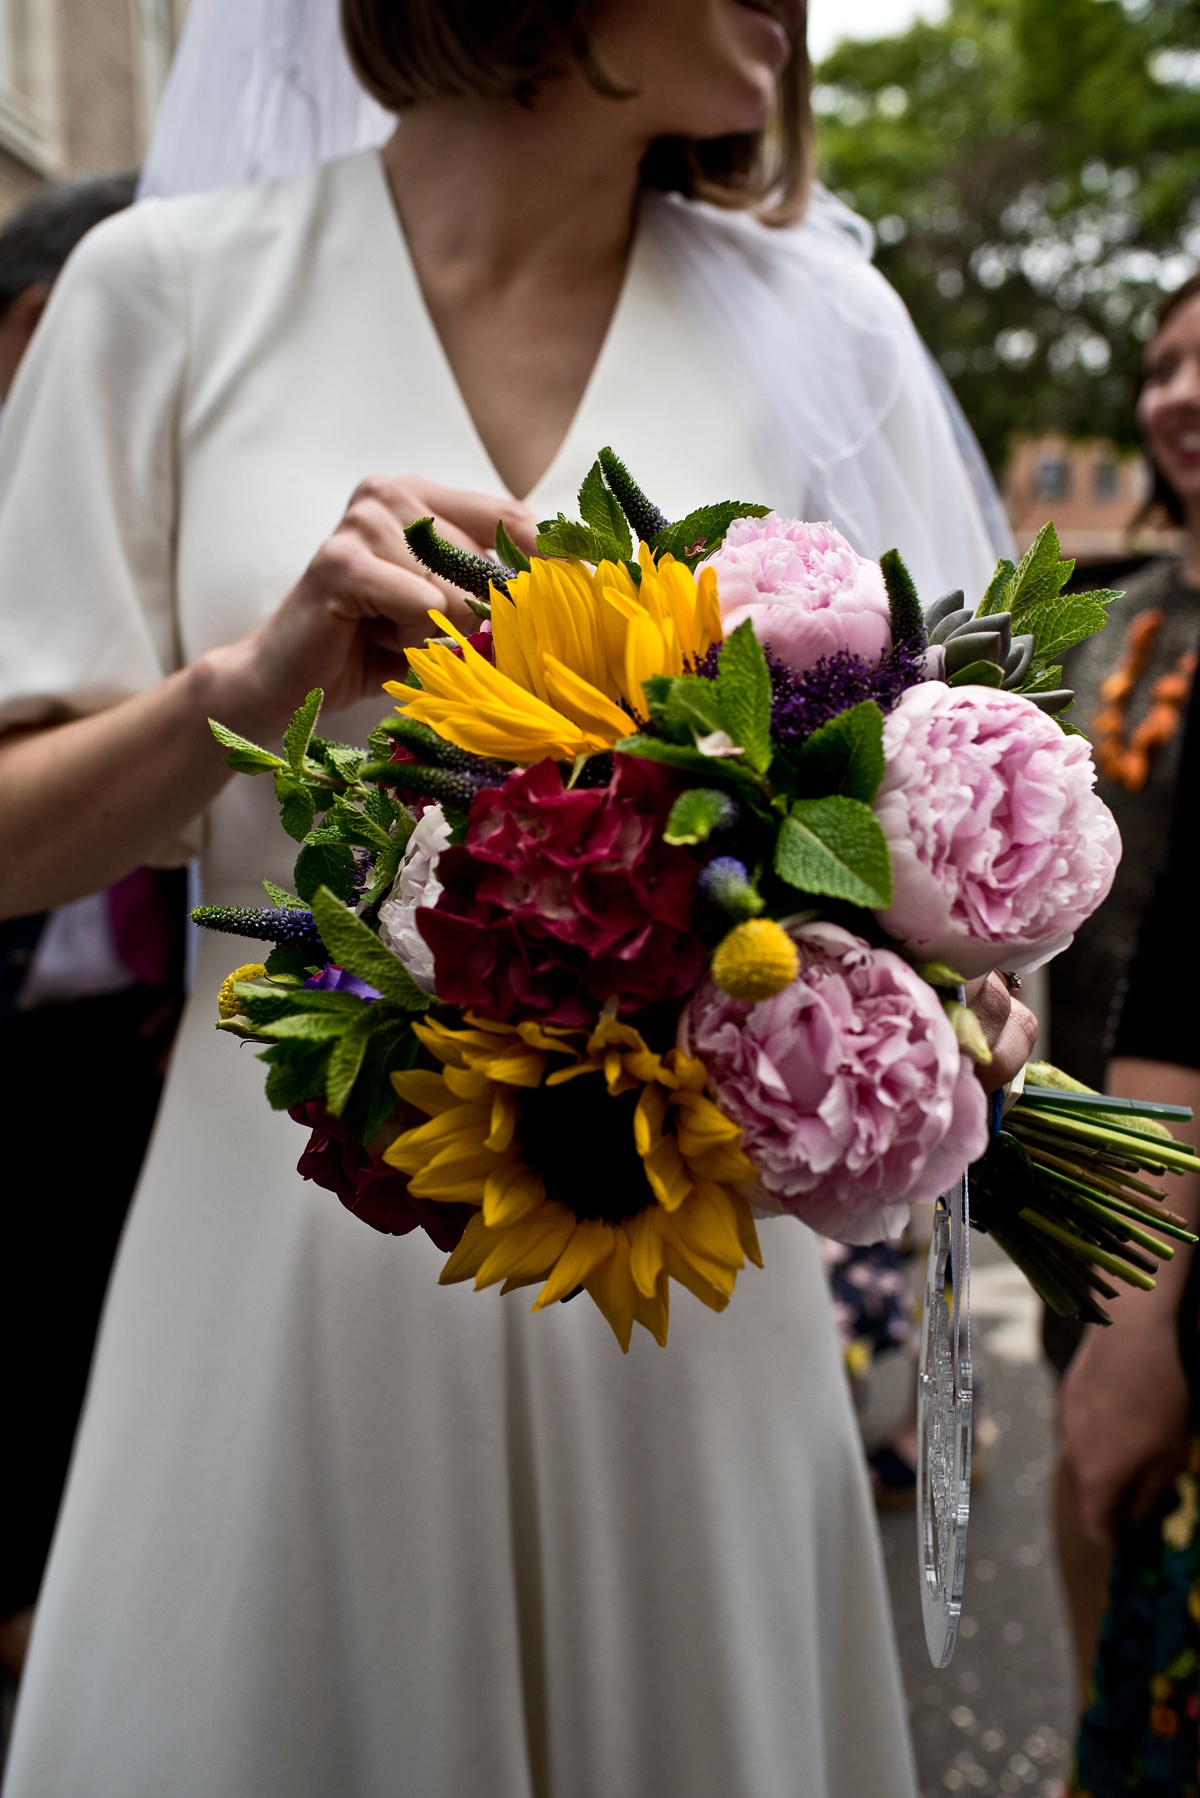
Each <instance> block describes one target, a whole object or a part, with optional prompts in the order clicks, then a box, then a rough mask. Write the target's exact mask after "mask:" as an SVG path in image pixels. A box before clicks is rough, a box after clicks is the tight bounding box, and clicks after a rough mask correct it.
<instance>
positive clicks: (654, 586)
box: [386, 543, 722, 764]
mask: <svg viewBox="0 0 1200 1798" xmlns="http://www.w3.org/2000/svg"><path fill="white" fill-rule="evenodd" d="M638 566H639V569H640V573H641V578H640V581H638V582H636V583H635V581H634V579H633V576H632V575H631V574H630V572H629V569H628V568H626V567H625V566H624V565H623V564H617V563H613V562H601V563H600V564H599V566H598V567H597V568H596V569H595V570H594V571H593V570H592V569H590V568H589V567H588V566H587V564H586V563H584V562H575V561H566V560H560V559H557V558H556V559H548V558H539V560H537V561H535V562H534V564H533V566H532V568H531V569H530V571H529V573H528V574H519V575H515V576H514V577H513V578H512V579H511V580H510V581H509V582H508V589H509V591H508V593H507V594H506V593H503V592H501V591H500V590H499V589H498V588H493V589H492V594H493V598H492V635H493V638H494V642H495V653H496V662H495V666H494V667H493V666H492V664H491V663H490V662H488V661H487V660H486V658H485V657H483V656H481V655H480V654H479V653H478V651H477V650H475V649H473V648H472V647H471V646H470V644H469V643H468V642H467V639H466V638H465V637H464V636H463V635H462V633H461V632H460V631H457V630H456V629H455V628H454V626H453V625H452V624H450V623H449V621H448V620H447V619H446V618H444V617H443V615H442V614H441V613H440V612H431V613H430V614H429V616H430V617H431V618H432V619H434V621H435V622H436V623H437V624H438V625H439V626H440V627H441V629H442V630H444V631H445V632H446V634H447V635H448V636H450V637H452V638H453V639H454V642H455V643H456V644H457V645H458V647H459V648H460V649H461V651H462V654H461V656H460V655H456V654H455V652H454V650H452V649H451V648H450V647H449V646H448V645H447V644H444V643H442V644H437V643H435V644H431V645H430V646H429V647H428V648H426V649H412V650H409V652H408V657H409V661H410V663H411V665H412V666H413V668H414V669H415V670H416V672H417V674H418V675H419V677H420V680H421V687H420V689H419V690H418V689H416V688H413V687H406V686H402V685H400V684H399V683H398V682H396V681H389V682H388V683H387V688H386V690H387V692H389V693H391V694H393V695H394V697H395V698H396V699H398V700H399V701H400V702H401V705H400V707H398V708H397V709H401V710H403V711H405V712H406V714H407V715H408V716H409V717H410V718H416V719H418V720H419V721H420V722H421V723H423V724H428V725H429V726H430V727H431V728H432V729H433V730H435V731H437V733H438V735H439V736H440V737H444V738H445V739H446V740H447V742H450V743H454V744H456V745H457V746H458V747H459V748H460V749H467V750H471V751H473V752H474V753H475V754H477V755H485V756H488V757H490V758H494V759H497V760H500V761H510V762H522V763H526V764H530V763H533V762H538V761H541V760H542V759H543V758H544V757H545V756H551V757H552V758H553V759H554V760H555V761H571V760H574V758H575V757H576V756H580V755H595V754H597V753H598V752H599V751H601V750H605V749H611V748H612V746H613V744H614V743H616V742H617V741H619V739H620V738H621V737H626V736H628V735H629V734H630V732H631V731H632V730H633V729H634V728H635V722H636V720H637V718H638V717H639V716H641V715H642V714H643V713H644V709H645V700H644V697H643V694H642V682H643V681H645V680H648V679H649V677H650V676H651V675H653V674H682V673H684V672H685V670H686V669H687V668H688V667H690V666H693V665H694V664H695V663H697V662H699V661H701V660H702V659H703V657H704V656H705V655H706V654H707V652H708V650H709V648H710V646H711V645H712V644H713V643H715V642H719V641H720V638H721V635H722V632H721V612H720V607H719V606H718V604H717V583H716V576H715V575H714V573H713V571H712V569H711V568H706V569H703V570H702V571H701V574H700V578H699V580H697V579H696V578H695V576H694V575H693V574H692V573H691V570H690V569H689V568H688V567H687V565H686V563H683V562H677V561H676V560H675V558H674V557H673V556H663V557H662V558H661V560H660V561H659V562H657V563H656V562H655V560H654V557H653V555H652V554H651V552H650V550H649V549H648V548H647V547H646V545H645V544H644V543H643V544H642V545H641V546H640V548H639V550H638Z"/></svg>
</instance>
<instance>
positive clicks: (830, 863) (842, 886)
mask: <svg viewBox="0 0 1200 1798" xmlns="http://www.w3.org/2000/svg"><path fill="white" fill-rule="evenodd" d="M775 872H776V873H777V874H778V875H779V877H780V879H781V880H786V881H787V883H788V885H789V886H794V887H798V888H799V889H800V891H801V892H802V893H812V894H813V895H814V896H817V895H823V896H825V897H826V898H829V899H845V900H847V901H848V902H849V903H850V904H851V905H861V906H863V907H865V908H866V909H867V910H869V911H878V910H881V909H882V908H883V907H885V906H888V905H890V904H891V902H892V858H891V854H890V852H889V850H888V845H887V838H886V837H885V836H884V834H883V831H882V829H881V828H880V824H879V820H878V818H877V817H876V816H875V814H874V812H873V811H872V810H871V808H870V806H869V805H864V804H863V803H862V801H861V800H860V799H848V798H847V797H846V796H845V795H844V794H842V793H834V794H832V795H831V796H830V797H829V798H828V799H798V800H797V801H796V803H795V805H794V806H793V807H792V809H791V812H790V813H789V814H788V816H787V817H786V818H785V819H784V821H783V823H782V824H781V825H780V827H779V836H778V838H777V840H776V843H775Z"/></svg>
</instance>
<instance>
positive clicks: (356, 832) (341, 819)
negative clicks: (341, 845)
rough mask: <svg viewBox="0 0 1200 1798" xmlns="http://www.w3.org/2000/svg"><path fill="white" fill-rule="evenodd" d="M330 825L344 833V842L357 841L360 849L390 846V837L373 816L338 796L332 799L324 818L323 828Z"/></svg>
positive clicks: (387, 847)
mask: <svg viewBox="0 0 1200 1798" xmlns="http://www.w3.org/2000/svg"><path fill="white" fill-rule="evenodd" d="M331 825H332V826H336V828H337V829H339V830H341V831H342V832H343V833H344V836H345V840H346V842H348V843H357V844H358V845H359V847H360V848H362V849H390V848H391V846H392V839H391V837H390V836H389V835H388V833H387V831H386V830H384V829H382V828H381V827H380V825H378V824H376V822H375V820H374V818H370V817H368V816H367V814H366V812H365V811H361V812H360V811H359V809H358V807H357V806H356V805H351V804H350V801H349V800H348V799H343V798H341V797H340V796H339V797H338V798H337V799H335V800H334V802H333V805H332V806H331V808H330V810H329V813H328V815H327V816H326V819H325V828H326V829H329V828H330V826H331Z"/></svg>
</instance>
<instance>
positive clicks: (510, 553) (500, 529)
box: [496, 518, 533, 574]
mask: <svg viewBox="0 0 1200 1798" xmlns="http://www.w3.org/2000/svg"><path fill="white" fill-rule="evenodd" d="M496 554H497V555H498V556H499V558H500V560H501V562H502V563H503V565H504V567H505V568H515V569H516V570H517V572H518V573H519V574H528V573H529V570H530V568H531V567H532V566H533V564H532V563H531V562H530V560H529V557H528V556H527V555H526V554H525V551H524V550H523V549H519V548H518V547H517V545H516V544H515V543H514V542H513V540H512V538H511V537H510V536H509V534H508V532H507V530H506V529H505V528H504V520H503V519H502V518H498V519H497V520H496Z"/></svg>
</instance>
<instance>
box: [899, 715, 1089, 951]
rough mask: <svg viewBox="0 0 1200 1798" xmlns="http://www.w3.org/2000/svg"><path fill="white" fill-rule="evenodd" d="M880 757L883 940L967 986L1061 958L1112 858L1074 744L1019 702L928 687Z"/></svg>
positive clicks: (1085, 764) (1085, 753) (1083, 752)
mask: <svg viewBox="0 0 1200 1798" xmlns="http://www.w3.org/2000/svg"><path fill="white" fill-rule="evenodd" d="M883 747H884V753H885V755H886V757H887V772H886V773H885V774H884V777H883V784H882V785H881V786H880V789H879V792H878V794H877V795H876V798H875V812H876V815H877V817H878V819H879V822H880V824H881V825H882V826H883V829H884V834H885V835H886V836H887V839H888V842H889V844H890V845H891V851H892V872H893V876H894V882H895V886H894V894H893V900H892V906H891V909H890V910H889V911H886V912H880V914H879V921H880V923H881V924H882V925H883V927H884V929H885V930H886V931H888V932H889V933H890V934H891V935H892V936H894V937H896V938H898V939H899V941H900V942H901V943H903V945H904V947H905V949H907V950H908V951H910V952H911V953H912V954H914V955H915V956H916V957H917V958H918V959H919V960H922V961H925V960H929V961H932V960H935V959H937V960H942V961H946V962H949V964H950V966H951V967H952V968H957V969H958V971H959V973H961V974H964V975H965V976H966V977H967V978H968V979H970V978H972V977H973V976H974V975H976V974H983V973H986V972H987V970H988V969H989V968H1036V967H1040V966H1041V964H1042V963H1043V962H1045V961H1049V959H1050V957H1051V956H1052V955H1057V954H1058V952H1059V950H1060V949H1065V948H1066V946H1067V944H1068V943H1069V942H1070V940H1071V938H1072V936H1073V935H1074V933H1075V931H1076V930H1077V929H1078V928H1079V926H1080V924H1082V922H1083V920H1084V919H1085V918H1086V917H1089V916H1090V915H1091V913H1092V912H1094V911H1095V909H1096V907H1097V906H1098V905H1099V904H1100V901H1101V900H1102V899H1103V898H1104V896H1105V894H1106V893H1107V892H1108V889H1109V887H1110V886H1111V885H1112V881H1113V875H1114V874H1115V872H1116V867H1117V862H1118V861H1119V860H1120V856H1121V839H1120V836H1119V834H1118V832H1117V827H1116V824H1115V823H1114V822H1113V817H1112V814H1111V812H1110V811H1109V810H1108V807H1107V806H1106V805H1105V804H1104V803H1103V802H1102V801H1101V800H1100V799H1098V798H1097V796H1096V793H1095V791H1094V786H1095V780H1096V770H1095V768H1094V766H1093V764H1092V754H1091V748H1090V746H1089V744H1088V742H1087V739H1086V738H1085V737H1077V736H1067V735H1065V734H1064V733H1063V731H1061V730H1060V729H1059V727H1058V725H1057V724H1055V722H1054V720H1053V719H1052V718H1047V717H1046V715H1045V713H1044V712H1040V711H1039V710H1038V708H1037V706H1035V705H1034V704H1032V702H1031V701H1030V700H1028V699H1022V698H1021V696H1020V694H1018V693H1002V692H999V691H998V690H997V689H996V688H994V687H946V686H943V685H941V683H940V682H937V681H930V682H927V683H926V684H925V685H923V686H917V687H910V688H909V689H908V691H907V692H906V693H905V694H904V695H903V697H902V698H901V700H900V702H899V704H898V705H897V706H896V708H895V710H894V711H892V712H891V713H890V714H889V716H888V718H887V721H886V723H885V725H884V734H883Z"/></svg>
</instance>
